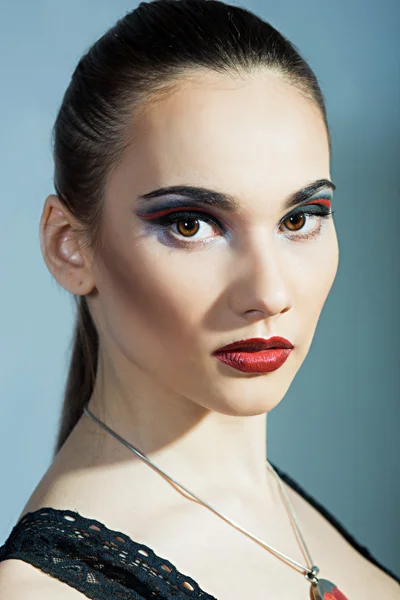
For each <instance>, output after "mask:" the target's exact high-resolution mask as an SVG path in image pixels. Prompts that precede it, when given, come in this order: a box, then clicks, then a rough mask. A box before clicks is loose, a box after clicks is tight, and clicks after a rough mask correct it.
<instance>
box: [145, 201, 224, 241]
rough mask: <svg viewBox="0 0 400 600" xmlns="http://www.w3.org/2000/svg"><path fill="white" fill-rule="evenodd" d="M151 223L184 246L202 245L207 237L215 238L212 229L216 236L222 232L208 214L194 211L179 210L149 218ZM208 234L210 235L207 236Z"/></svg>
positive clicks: (218, 224)
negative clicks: (215, 231)
mask: <svg viewBox="0 0 400 600" xmlns="http://www.w3.org/2000/svg"><path fill="white" fill-rule="evenodd" d="M151 222H152V223H154V224H155V225H156V226H158V227H161V228H162V230H163V231H165V232H166V233H167V234H168V235H169V237H170V238H172V239H173V240H174V241H176V242H177V243H179V242H182V244H186V245H187V244H192V243H193V244H194V243H198V242H199V243H202V242H204V241H205V240H206V239H207V238H209V237H215V236H213V235H212V230H213V229H214V230H215V229H217V230H218V231H217V235H218V234H220V233H221V232H222V233H223V232H224V228H223V226H222V225H221V223H220V222H219V221H218V219H216V218H215V217H213V216H212V215H210V214H209V213H206V212H201V211H194V210H190V211H189V210H179V211H176V212H169V213H167V214H164V215H160V216H157V217H151ZM210 232H211V235H208V233H210ZM183 240H184V241H183ZM187 240H193V241H187Z"/></svg>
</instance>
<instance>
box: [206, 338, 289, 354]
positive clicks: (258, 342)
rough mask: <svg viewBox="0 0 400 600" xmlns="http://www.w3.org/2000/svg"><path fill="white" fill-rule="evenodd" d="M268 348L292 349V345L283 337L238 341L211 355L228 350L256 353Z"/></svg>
mask: <svg viewBox="0 0 400 600" xmlns="http://www.w3.org/2000/svg"><path fill="white" fill-rule="evenodd" d="M269 348H290V349H291V348H293V344H291V343H290V342H289V340H286V339H285V338H283V337H279V336H274V337H271V338H269V339H267V340H266V339H264V338H250V339H248V340H239V341H237V342H234V343H233V344H228V345H227V346H223V347H222V348H218V350H215V352H213V354H217V353H219V352H228V351H230V350H241V351H243V352H257V351H259V350H268V349H269Z"/></svg>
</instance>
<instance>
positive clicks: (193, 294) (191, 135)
mask: <svg viewBox="0 0 400 600" xmlns="http://www.w3.org/2000/svg"><path fill="white" fill-rule="evenodd" d="M133 134H134V136H135V141H134V143H133V144H132V145H131V146H130V148H129V149H128V150H127V151H126V153H125V156H124V160H123V161H122V162H121V164H120V165H119V166H118V169H117V170H115V171H114V173H113V174H112V175H111V178H110V184H109V187H108V191H107V197H106V200H105V211H104V221H103V243H102V245H101V249H100V254H99V257H98V259H97V261H96V262H95V265H94V271H93V274H94V280H95V286H96V288H97V292H96V294H95V295H94V296H93V297H91V298H90V300H89V302H90V306H91V308H92V310H93V311H94V316H95V319H96V323H97V326H98V327H99V333H100V338H101V344H102V345H103V346H102V347H103V349H104V348H105V353H106V354H107V355H108V356H110V357H111V358H112V362H113V364H114V365H116V364H117V365H118V364H119V365H120V369H121V373H122V372H123V373H125V374H126V373H127V372H129V373H133V376H132V380H133V381H134V382H135V389H136V386H137V385H140V383H139V382H140V381H145V379H146V378H147V380H148V381H151V382H152V386H154V385H158V384H159V385H160V390H168V391H169V392H170V391H172V392H173V393H175V394H178V395H179V396H183V397H184V398H187V399H188V400H190V401H192V402H195V403H197V404H199V405H202V406H203V407H206V408H208V409H211V410H213V411H217V412H220V413H224V414H229V415H242V416H245V415H255V414H261V413H265V412H267V411H268V410H270V409H271V408H273V407H274V406H275V405H276V404H277V403H278V402H279V401H280V400H281V399H282V398H283V396H284V394H285V393H286V391H287V389H288V387H289V386H290V384H291V382H292V380H293V378H294V376H295V374H296V372H297V371H298V369H299V367H300V365H301V364H302V362H303V360H304V358H305V356H306V354H307V352H308V349H309V347H310V345H311V341H312V338H313V335H314V331H315V328H316V325H317V321H318V318H319V315H320V312H321V309H322V307H323V305H324V302H325V299H326V297H327V295H328V293H329V290H330V288H331V286H332V283H333V280H334V278H335V274H336V270H337V266H338V244H337V237H336V232H335V227H334V223H333V220H332V217H327V218H322V217H320V216H318V215H320V214H321V213H323V212H324V208H325V212H326V208H327V207H329V201H328V202H327V199H329V198H330V197H331V196H330V194H331V193H332V192H331V191H330V190H329V188H328V187H322V188H321V189H320V191H319V192H317V193H314V194H313V195H312V196H311V197H310V198H308V200H307V202H308V205H307V206H306V207H303V212H301V208H302V207H301V205H300V204H298V205H296V206H294V207H292V208H287V207H286V208H285V200H286V199H287V198H288V197H289V195H292V194H294V193H295V192H298V191H299V190H300V189H302V188H304V187H306V186H307V185H310V184H311V183H312V182H314V181H316V180H321V179H327V180H330V173H329V158H330V157H329V146H328V138H327V133H326V130H325V126H324V122H323V119H322V117H321V115H320V113H319V110H318V109H317V107H316V106H315V105H314V104H313V103H311V102H310V101H309V100H307V99H306V98H304V96H302V95H301V94H300V93H299V92H298V91H297V90H296V89H295V88H294V87H292V86H291V85H289V84H287V83H285V82H284V81H283V80H282V79H281V78H280V77H278V76H277V75H273V74H269V73H268V72H260V73H259V74H257V75H254V76H252V77H250V76H248V77H246V78H244V79H239V78H231V77H228V76H222V75H218V74H211V73H204V74H201V75H199V76H198V77H197V78H196V79H192V80H191V81H188V82H187V83H186V84H185V85H183V86H181V87H180V88H179V90H178V91H176V93H174V94H173V95H172V96H171V97H169V98H168V99H165V100H163V101H162V102H160V103H159V104H157V105H154V106H153V107H152V109H151V111H149V112H147V113H145V114H144V115H143V116H142V118H141V119H140V120H138V121H137V122H136V123H135V126H134V130H133ZM177 185H186V186H191V187H201V188H208V189H209V190H214V191H218V192H219V193H221V194H226V195H229V196H230V197H235V199H236V204H238V205H239V206H238V207H236V209H235V210H228V209H226V208H221V207H216V206H211V205H207V204H196V203H195V202H194V201H193V200H192V199H191V198H190V197H188V196H185V193H184V192H182V193H181V194H179V195H178V194H176V193H175V194H172V193H168V192H165V193H163V194H162V195H159V196H158V197H156V198H152V199H141V196H143V195H145V194H148V193H149V192H151V191H153V190H156V189H158V188H164V187H167V186H177ZM206 196H207V194H206ZM207 197H208V198H210V197H211V192H210V193H209V195H208V196H207ZM177 201H179V204H182V207H183V208H182V210H183V209H185V210H188V209H190V208H191V209H197V210H198V211H200V215H198V216H197V218H198V219H200V220H196V217H193V216H192V217H191V218H190V217H188V218H186V219H185V218H182V217H181V219H180V221H178V222H177V223H172V224H171V223H164V225H162V224H160V223H159V222H156V219H155V217H154V219H153V215H154V214H155V213H158V214H159V213H160V212H161V211H162V213H163V215H164V216H165V215H166V214H167V213H168V212H170V214H171V213H172V211H168V207H172V206H174V207H175V206H176V204H177ZM310 201H311V204H312V206H311V204H310ZM310 206H311V208H310ZM306 209H309V210H311V211H314V214H313V215H304V211H305V210H306ZM295 213H297V217H294V216H293V219H290V218H289V216H290V214H293V215H294V214H295ZM299 213H300V214H299ZM172 214H174V213H172ZM208 216H210V217H211V218H212V219H213V222H208V221H206V220H204V219H202V217H203V218H204V217H208ZM150 217H151V218H150ZM190 219H191V220H190ZM275 335H276V336H282V337H285V338H287V339H288V340H289V341H290V342H291V343H292V344H293V346H294V349H293V350H292V351H291V353H290V355H289V357H288V359H287V360H286V362H285V363H284V364H283V365H282V366H281V367H280V368H278V369H277V370H274V371H272V372H268V373H261V374H260V373H258V374H249V373H245V372H241V371H238V370H237V369H235V368H233V367H230V366H228V365H226V364H224V363H222V362H221V361H219V360H218V359H216V358H215V357H214V356H213V355H212V353H213V352H214V351H215V350H216V349H217V348H220V347H221V346H224V345H226V344H229V343H232V342H234V341H236V340H243V339H248V338H253V337H263V338H269V337H271V336H275ZM127 366H128V370H127V369H126V367H127ZM139 376H142V379H140V377H139ZM152 389H153V390H154V387H153V388H152Z"/></svg>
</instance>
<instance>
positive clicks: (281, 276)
mask: <svg viewBox="0 0 400 600" xmlns="http://www.w3.org/2000/svg"><path fill="white" fill-rule="evenodd" d="M285 271H286V269H285V268H284V265H283V257H282V256H279V254H278V251H277V249H275V250H272V249H271V248H265V247H260V244H259V243H258V244H257V247H255V248H253V249H250V250H248V251H246V253H245V254H242V255H241V257H240V259H239V260H238V262H236V263H235V272H236V277H235V284H234V286H233V288H231V289H232V294H231V306H232V308H233V310H234V311H235V313H236V314H238V315H240V316H242V317H243V318H245V319H247V320H248V321H249V322H253V321H257V320H259V319H262V318H266V317H274V316H276V315H279V314H283V313H285V312H287V311H288V310H290V309H291V307H292V298H291V293H290V281H289V278H290V275H289V274H288V272H285ZM290 272H291V271H290V270H289V273H290ZM292 275H293V274H292Z"/></svg>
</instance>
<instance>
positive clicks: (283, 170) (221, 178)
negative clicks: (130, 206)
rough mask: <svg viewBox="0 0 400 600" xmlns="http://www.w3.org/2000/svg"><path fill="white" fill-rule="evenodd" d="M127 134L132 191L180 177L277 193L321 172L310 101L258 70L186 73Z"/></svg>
mask: <svg viewBox="0 0 400 600" xmlns="http://www.w3.org/2000/svg"><path fill="white" fill-rule="evenodd" d="M134 139H135V142H134V144H132V146H131V147H130V148H129V150H128V151H127V153H126V156H125V159H124V161H123V163H122V165H123V166H122V169H121V170H122V171H123V172H124V173H125V174H127V173H128V175H126V176H127V177H129V178H134V181H135V186H134V187H135V188H136V189H138V192H139V193H144V192H146V191H149V189H151V188H152V187H158V186H164V185H174V184H182V183H183V184H193V185H203V186H205V185H208V186H209V187H213V188H214V189H216V188H218V189H221V191H224V192H227V193H232V194H235V195H237V196H242V197H243V198H244V199H246V198H247V197H252V199H253V200H254V198H257V197H260V198H261V197H263V198H265V195H273V196H276V197H277V199H279V197H283V196H286V195H287V194H288V193H290V192H292V191H295V190H297V189H299V188H301V187H303V186H304V185H306V184H307V183H309V182H310V181H313V180H316V179H321V178H324V177H326V178H329V146H328V137H327V132H326V129H325V125H324V121H323V118H322V115H321V113H320V111H319V109H318V107H317V106H316V105H315V104H314V103H313V102H312V101H310V100H308V99H307V98H305V97H304V96H303V95H302V94H301V93H300V92H299V91H298V90H297V89H296V88H295V87H293V86H292V85H290V84H289V83H287V82H285V81H284V80H283V79H282V78H281V77H280V76H279V75H275V74H272V73H268V72H266V71H260V72H258V73H255V74H252V75H248V76H247V75H246V76H244V77H239V76H237V77H233V76H227V75H220V74H214V73H212V74H201V75H199V76H197V77H192V78H191V79H190V80H188V81H185V82H184V83H183V84H182V85H181V86H179V87H178V88H177V90H176V91H174V93H173V94H172V95H171V96H169V97H168V98H166V99H164V100H162V101H161V102H159V103H156V104H155V105H154V106H152V107H151V109H150V110H148V111H146V112H145V113H144V116H143V117H142V118H141V119H140V120H138V121H137V122H136V124H135V131H134Z"/></svg>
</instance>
